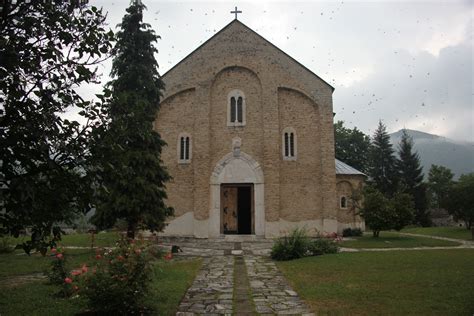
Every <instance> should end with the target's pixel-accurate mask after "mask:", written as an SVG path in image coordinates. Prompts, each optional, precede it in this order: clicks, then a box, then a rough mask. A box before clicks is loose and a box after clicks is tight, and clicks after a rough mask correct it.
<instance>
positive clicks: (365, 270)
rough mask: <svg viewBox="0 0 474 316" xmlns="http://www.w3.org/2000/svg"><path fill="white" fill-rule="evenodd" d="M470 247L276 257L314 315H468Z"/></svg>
mask: <svg viewBox="0 0 474 316" xmlns="http://www.w3.org/2000/svg"><path fill="white" fill-rule="evenodd" d="M473 262H474V250H472V249H450V250H424V251H396V252H359V253H340V254H335V255H325V256H319V257H308V258H304V259H299V260H294V261H287V262H278V263H277V265H278V267H279V268H280V269H281V270H282V271H283V273H284V274H285V276H286V277H287V278H288V280H289V281H290V283H291V284H292V286H293V287H294V288H295V290H296V291H297V292H298V293H299V294H300V295H301V297H302V298H303V299H304V300H305V301H306V302H307V303H308V304H310V305H311V307H312V308H313V310H314V311H315V312H316V314H317V315H473V313H474V270H473Z"/></svg>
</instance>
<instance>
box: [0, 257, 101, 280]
mask: <svg viewBox="0 0 474 316" xmlns="http://www.w3.org/2000/svg"><path fill="white" fill-rule="evenodd" d="M93 255H95V252H94V251H91V250H90V249H67V250H66V256H67V263H68V266H70V267H71V268H75V267H79V266H80V265H82V264H84V263H89V262H91V261H92V260H93V259H92V257H93ZM51 261H52V258H51V257H50V256H49V255H46V256H45V257H43V256H41V254H39V253H34V254H32V255H31V256H27V255H26V254H25V253H24V252H23V250H16V251H15V252H13V253H10V254H0V281H1V279H2V278H4V277H11V276H18V275H26V274H34V273H41V272H44V271H46V270H48V269H49V267H50V265H51Z"/></svg>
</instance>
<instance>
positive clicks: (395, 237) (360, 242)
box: [340, 232, 459, 248]
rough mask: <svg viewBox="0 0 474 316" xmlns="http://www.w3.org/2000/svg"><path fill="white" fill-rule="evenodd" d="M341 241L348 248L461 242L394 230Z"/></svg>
mask: <svg viewBox="0 0 474 316" xmlns="http://www.w3.org/2000/svg"><path fill="white" fill-rule="evenodd" d="M352 238H353V239H354V240H347V241H343V242H342V243H340V245H341V247H347V248H412V247H436V246H448V247H449V246H459V243H457V242H452V241H448V240H439V239H433V238H425V237H415V236H404V235H400V234H398V233H393V232H380V236H379V237H378V238H374V237H372V233H367V234H364V236H362V237H352Z"/></svg>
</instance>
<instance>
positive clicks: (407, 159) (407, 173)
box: [397, 129, 431, 226]
mask: <svg viewBox="0 0 474 316" xmlns="http://www.w3.org/2000/svg"><path fill="white" fill-rule="evenodd" d="M398 153H399V157H400V159H399V160H398V162H397V169H398V173H399V176H400V186H401V190H402V191H403V192H405V193H408V194H410V195H411V196H412V197H413V200H414V202H415V222H416V223H417V224H419V225H422V226H429V225H430V222H431V221H430V215H429V212H428V211H427V206H428V205H427V204H428V200H427V195H426V185H425V184H424V183H423V168H422V167H421V165H420V158H419V156H418V153H416V152H414V151H413V139H412V138H411V137H410V136H409V135H408V133H407V131H406V130H405V129H404V130H403V133H402V138H401V140H400V143H399V145H398Z"/></svg>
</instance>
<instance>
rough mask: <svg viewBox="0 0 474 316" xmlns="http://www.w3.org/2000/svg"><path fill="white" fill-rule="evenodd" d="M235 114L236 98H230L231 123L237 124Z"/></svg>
mask: <svg viewBox="0 0 474 316" xmlns="http://www.w3.org/2000/svg"><path fill="white" fill-rule="evenodd" d="M235 112H236V104H235V97H232V98H230V122H231V123H234V122H235Z"/></svg>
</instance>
